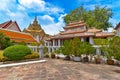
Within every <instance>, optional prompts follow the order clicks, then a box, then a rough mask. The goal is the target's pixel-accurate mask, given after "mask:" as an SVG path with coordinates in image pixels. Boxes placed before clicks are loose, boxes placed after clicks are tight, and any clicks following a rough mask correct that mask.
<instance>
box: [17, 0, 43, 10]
mask: <svg viewBox="0 0 120 80" xmlns="http://www.w3.org/2000/svg"><path fill="white" fill-rule="evenodd" d="M18 1H19V3H20V4H21V5H22V6H24V7H27V8H40V9H41V10H44V8H45V2H44V1H43V0H18Z"/></svg>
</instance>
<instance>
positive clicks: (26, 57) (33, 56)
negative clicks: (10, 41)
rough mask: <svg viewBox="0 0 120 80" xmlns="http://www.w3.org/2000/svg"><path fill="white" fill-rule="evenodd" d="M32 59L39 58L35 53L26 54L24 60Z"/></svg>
mask: <svg viewBox="0 0 120 80" xmlns="http://www.w3.org/2000/svg"><path fill="white" fill-rule="evenodd" d="M34 58H39V54H38V53H36V52H32V54H28V55H26V56H25V59H34Z"/></svg>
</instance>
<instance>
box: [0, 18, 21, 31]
mask: <svg viewBox="0 0 120 80" xmlns="http://www.w3.org/2000/svg"><path fill="white" fill-rule="evenodd" d="M0 28H1V29H7V30H13V31H18V32H21V30H20V28H19V26H18V24H17V22H16V21H12V20H10V21H7V22H4V23H1V24H0Z"/></svg>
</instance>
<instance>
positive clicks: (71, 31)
mask: <svg viewBox="0 0 120 80" xmlns="http://www.w3.org/2000/svg"><path fill="white" fill-rule="evenodd" d="M63 28H64V31H61V32H60V33H59V34H57V35H54V36H53V37H51V38H50V39H48V40H47V42H46V46H47V47H48V50H49V52H53V51H54V50H55V49H58V48H59V47H60V46H62V45H63V43H64V41H65V40H69V39H73V38H74V37H77V38H79V39H80V40H81V41H86V42H89V43H90V44H92V45H94V40H93V39H94V38H107V37H112V36H114V33H109V32H103V31H102V30H101V29H96V28H90V29H89V28H88V27H87V24H86V23H84V22H83V21H78V22H74V23H70V24H67V25H66V27H63Z"/></svg>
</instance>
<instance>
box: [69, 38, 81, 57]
mask: <svg viewBox="0 0 120 80" xmlns="http://www.w3.org/2000/svg"><path fill="white" fill-rule="evenodd" d="M80 43H81V42H80V39H79V38H73V40H71V41H70V52H71V54H73V55H74V56H81V52H80V51H81V50H80Z"/></svg>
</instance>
